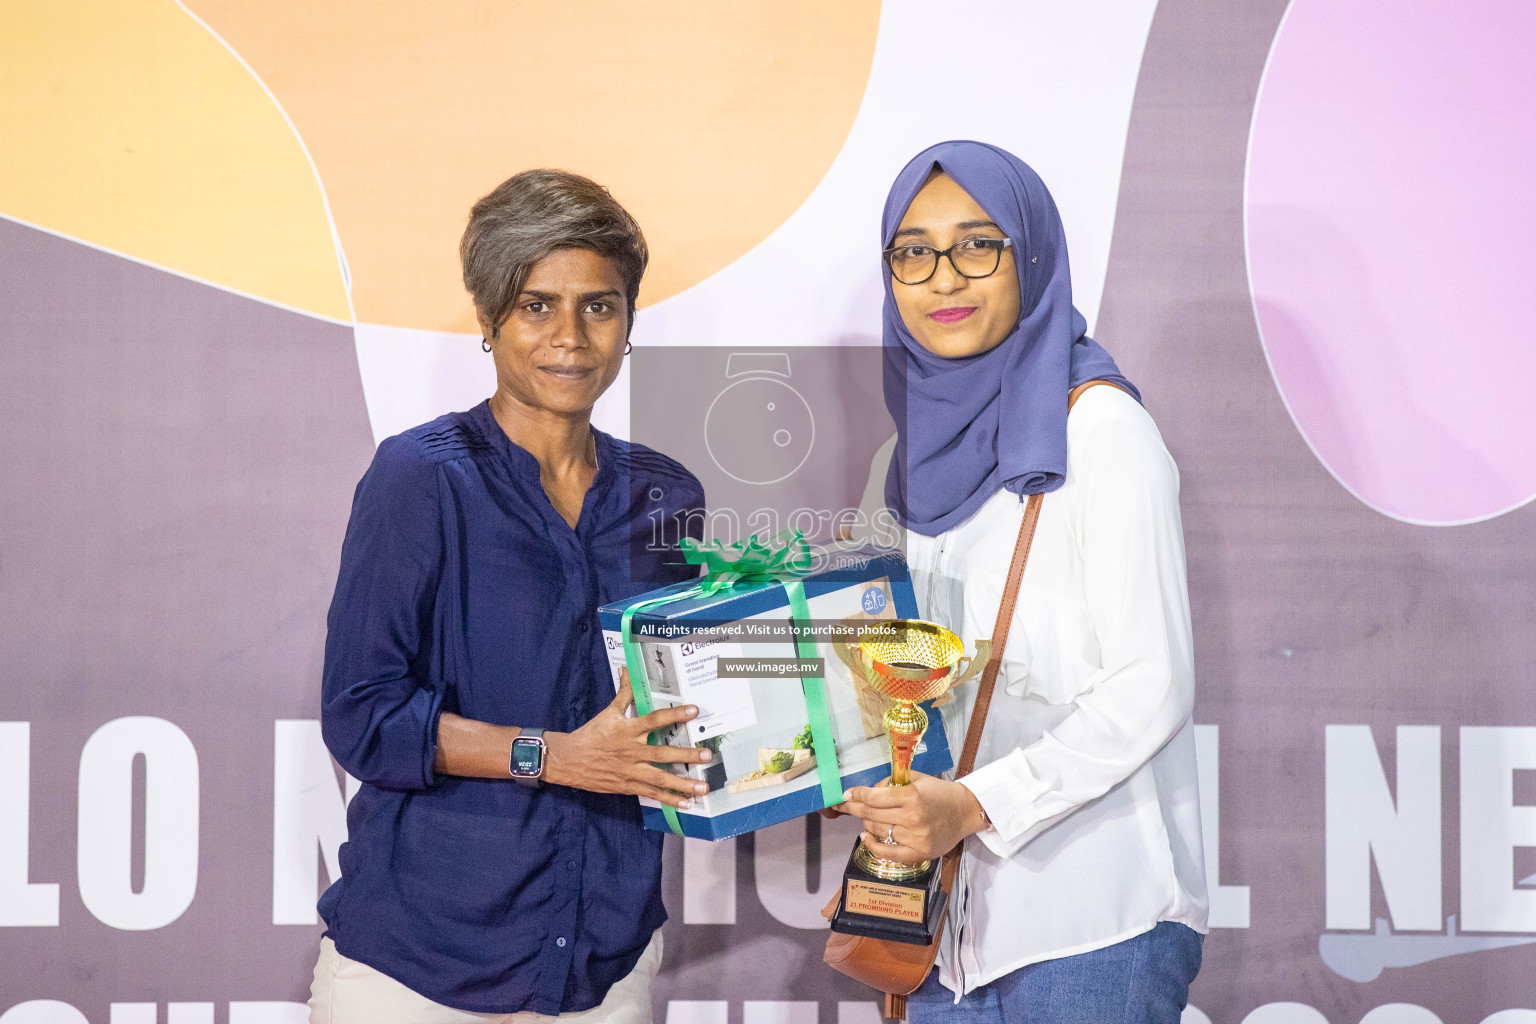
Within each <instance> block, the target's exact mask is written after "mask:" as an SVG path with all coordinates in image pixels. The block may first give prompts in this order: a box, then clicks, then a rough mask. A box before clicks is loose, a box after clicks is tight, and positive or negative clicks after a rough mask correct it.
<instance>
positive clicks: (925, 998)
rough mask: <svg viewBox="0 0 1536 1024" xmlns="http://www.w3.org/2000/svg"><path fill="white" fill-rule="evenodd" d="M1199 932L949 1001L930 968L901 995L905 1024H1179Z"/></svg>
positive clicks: (1024, 975) (1071, 960)
mask: <svg viewBox="0 0 1536 1024" xmlns="http://www.w3.org/2000/svg"><path fill="white" fill-rule="evenodd" d="M1200 942H1201V938H1200V933H1199V932H1197V931H1195V930H1194V929H1192V928H1188V927H1186V926H1184V925H1182V924H1174V923H1173V922H1171V921H1164V922H1163V923H1161V924H1159V925H1158V926H1157V927H1156V928H1153V929H1152V930H1151V931H1149V932H1143V933H1142V934H1140V935H1137V936H1136V937H1134V938H1130V939H1126V940H1125V941H1124V942H1117V943H1115V944H1114V945H1113V946H1106V947H1104V948H1103V949H1095V950H1093V951H1091V952H1088V953H1079V954H1077V955H1076V956H1064V957H1062V958H1060V959H1059V960H1044V961H1041V962H1040V963H1038V964H1030V965H1029V966H1028V967H1021V968H1019V969H1018V970H1016V971H1014V972H1013V973H1012V974H1005V975H1003V976H1002V977H1001V978H998V979H997V980H995V981H993V982H992V983H991V984H990V985H982V986H981V987H980V988H977V989H974V990H973V991H972V992H971V994H970V995H968V996H963V997H961V999H960V1002H959V1003H958V1004H957V1003H955V995H954V993H953V992H951V991H950V990H949V989H947V988H945V987H944V986H943V985H941V984H939V972H938V969H937V968H935V969H934V970H933V971H932V972H931V973H930V974H929V975H928V980H927V981H925V982H923V987H922V988H920V989H918V990H917V991H916V992H914V993H912V994H911V995H910V996H908V997H907V1020H908V1021H910V1022H911V1024H1179V1015H1180V1014H1181V1013H1182V1012H1183V1010H1184V1006H1185V1004H1186V1003H1187V1002H1189V984H1190V982H1192V981H1194V980H1195V975H1196V974H1199V973H1200Z"/></svg>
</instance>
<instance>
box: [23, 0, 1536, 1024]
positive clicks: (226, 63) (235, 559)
mask: <svg viewBox="0 0 1536 1024" xmlns="http://www.w3.org/2000/svg"><path fill="white" fill-rule="evenodd" d="M1533 47H1536V13H1533V10H1532V9H1531V7H1530V5H1528V4H1522V3H1516V2H1514V0H1490V2H1486V3H1481V4H1477V5H1473V6H1471V7H1468V6H1466V5H1451V4H1450V3H1446V2H1439V0H1412V2H1408V3H1393V4H1389V3H1386V2H1385V0H1333V2H1331V3H1326V4H1325V3H1323V2H1321V0H1292V2H1291V3H1290V4H1289V6H1287V4H1286V3H1284V2H1283V0H1254V2H1250V3H1243V4H1224V3H1219V2H1215V0H1162V2H1161V3H1157V2H1155V0H1112V2H1107V3H1100V4H1081V3H1071V2H1067V0H1024V2H1004V0H989V2H976V3H972V4H968V5H965V6H963V7H960V8H953V7H944V6H942V5H933V4H924V3H918V2H916V0H891V2H888V3H886V4H884V5H881V4H878V3H876V2H875V0H845V2H840V3H836V4H826V3H813V2H809V0H778V2H775V3H761V2H754V3H739V4H711V3H706V2H702V0H648V2H646V3H640V4H637V3H625V2H619V0H580V2H572V3H565V4H534V3H526V2H519V3H503V2H494V0H459V2H456V3H453V4H430V5H428V4H409V3H403V2H398V0H373V2H340V0H309V2H304V3H298V2H293V0H270V2H267V3H263V4H241V3H233V2H229V0H185V2H172V0H58V2H54V3H49V4H43V3H39V2H35V0H16V2H11V3H8V4H5V5H3V6H0V139H3V140H4V157H3V158H0V427H3V431H4V436H5V438H6V440H7V443H6V444H5V445H4V446H3V447H0V664H3V665H4V666H5V668H4V672H3V676H0V680H3V681H0V1022H4V1024H43V1022H47V1024H79V1022H82V1021H89V1022H92V1024H151V1022H155V1021H162V1022H166V1024H215V1022H218V1024H224V1022H226V1021H227V1022H228V1024H287V1022H297V1021H302V1020H304V1019H305V1012H304V1008H303V1005H302V1003H303V1000H304V999H305V998H306V995H307V987H308V978H309V970H310V967H311V965H312V964H313V961H314V956H315V951H316V947H317V943H318V940H319V934H320V929H319V926H318V924H317V922H316V918H315V914H314V900H315V897H316V895H317V894H318V892H319V890H320V889H321V888H322V887H323V886H324V885H325V884H326V883H327V882H328V880H329V879H330V878H331V877H332V875H333V873H334V872H335V870H336V859H335V850H336V847H337V845H338V844H339V842H340V841H341V840H342V839H343V838H344V831H345V824H344V820H343V816H342V815H343V808H344V800H345V799H346V796H347V793H348V784H347V780H345V779H344V778H342V777H341V776H340V775H339V774H338V773H337V772H336V770H335V768H334V765H333V764H332V763H331V761H330V759H329V757H328V756H327V755H326V753H325V750H324V747H323V745H322V744H321V743H320V739H319V730H318V724H317V721H316V718H317V714H318V707H317V696H316V695H317V689H318V679H319V665H320V657H321V648H322V644H323V640H324V612H325V608H326V605H327V602H328V601H329V597H330V589H331V587H332V585H333V583H334V578H335V571H336V560H337V554H338V548H339V543H340V537H341V532H342V529H343V527H344V525H345V521H346V516H347V510H348V504H349V500H350V494H351V489H352V487H353V485H354V484H355V482H356V480H357V478H358V476H359V475H360V474H361V472H362V471H363V469H364V467H365V466H366V465H367V463H368V460H369V458H370V456H371V453H372V451H373V448H374V445H375V444H376V443H377V442H378V440H379V439H381V438H382V437H385V436H388V435H389V434H392V433H395V432H397V431H399V430H401V429H404V428H406V427H408V426H411V425H414V424H416V423H419V422H422V421H424V420H426V419H429V418H431V417H432V416H435V415H437V414H439V413H440V412H443V411H445V410H448V409H451V408H463V407H467V406H468V405H470V404H473V403H474V402H477V401H479V400H480V399H481V398H483V397H485V395H486V394H488V393H489V391H490V388H491V386H492V383H493V379H492V373H491V369H490V364H489V359H488V357H485V356H484V355H483V354H482V353H481V352H480V351H479V348H478V344H477V340H478V339H477V337H476V336H475V335H474V334H473V332H472V328H473V319H472V310H471V308H470V306H469V304H468V301H467V299H466V297H465V295H464V294H463V291H462V288H461V287H460V285H459V282H458V268H457V263H456V242H457V237H458V234H459V232H460V231H461V230H462V226H463V219H464V216H465V214H466V211H467V210H468V207H469V205H470V203H471V202H473V200H474V199H475V198H477V197H478V196H479V195H481V194H483V193H484V192H486V191H488V190H489V189H490V188H491V187H493V186H494V185H495V184H496V183H497V182H499V181H501V180H502V179H503V178H505V177H507V176H508V175H510V174H511V173H514V172H515V171H517V170H520V169H523V168H526V167H532V166H551V165H552V166H564V167H569V168H572V169H575V170H580V171H582V172H584V173H586V174H589V175H590V176H592V177H594V178H596V179H598V180H600V181H603V182H604V183H606V184H607V185H609V186H610V188H611V189H612V190H613V192H614V194H615V195H616V196H617V197H618V198H619V199H620V200H621V201H623V202H624V203H625V204H626V205H628V206H629V207H630V208H631V209H632V210H633V211H634V212H635V213H636V215H637V216H638V217H639V219H640V220H641V222H642V224H643V225H644V227H645V230H646V233H647V236H648V238H649V240H650V242H651V246H652V251H653V254H654V258H653V264H652V270H651V273H650V275H649V276H648V277H647V280H646V284H645V288H644V291H643V293H642V310H641V314H640V318H639V320H638V322H637V327H636V331H635V344H636V346H637V347H639V348H642V349H645V348H647V347H649V348H651V349H654V350H656V351H661V350H663V349H670V348H673V347H676V348H678V349H682V348H685V347H693V348H697V347H700V346H704V347H710V348H712V349H722V350H728V351H725V352H723V353H722V356H723V357H724V358H725V359H726V361H727V363H728V356H729V352H730V351H735V350H741V351H743V352H752V353H762V352H764V351H768V352H782V353H784V354H785V357H786V358H793V357H794V356H795V353H796V350H800V352H801V356H802V358H800V359H799V360H798V361H797V362H796V363H795V365H797V366H799V367H801V368H802V369H801V372H802V373H804V372H806V371H805V369H804V368H805V367H807V366H819V365H834V364H836V365H845V366H849V367H857V366H860V365H864V363H862V362H861V360H862V359H863V357H864V356H866V355H867V354H868V348H867V347H868V346H870V345H872V344H876V343H877V342H878V330H879V321H878V310H879V300H880V282H879V278H878V271H879V265H878V262H877V259H876V257H875V252H874V250H875V247H876V245H877V238H876V228H877V223H878V213H879V208H880V204H881V202H882V201H883V198H884V193H885V187H886V185H887V183H888V182H889V180H890V179H891V177H892V176H893V175H894V173H895V172H896V170H897V169H898V168H899V167H900V166H901V164H902V163H903V162H904V161H905V160H906V159H907V158H908V157H909V156H910V155H911V154H912V153H914V152H915V151H917V150H918V149H920V148H921V147H923V146H925V145H927V144H929V143H931V142H934V141H938V140H940V139H943V138H952V137H974V138H980V139H984V140H987V141H991V142H995V143H998V144H1001V145H1003V146H1006V147H1008V148H1010V149H1012V150H1014V151H1015V152H1017V153H1019V154H1020V155H1021V156H1023V157H1024V158H1025V159H1026V160H1028V161H1029V162H1031V163H1032V164H1033V165H1034V166H1035V167H1036V168H1037V169H1039V170H1040V172H1041V173H1042V175H1043V176H1044V178H1045V179H1046V181H1047V182H1048V183H1049V184H1050V185H1051V187H1052V189H1053V191H1054V192H1055V194H1056V197H1057V199H1058V202H1059V205H1060V207H1061V209H1062V212H1063V216H1064V218H1065V221H1066V224H1067V228H1068V237H1069V241H1070V245H1071V251H1072V262H1073V270H1074V281H1075V284H1076V297H1077V303H1078V305H1079V307H1080V308H1081V309H1082V310H1083V312H1084V313H1085V314H1086V315H1087V317H1088V319H1089V321H1090V323H1091V324H1092V325H1093V327H1094V330H1095V333H1096V335H1097V336H1098V337H1099V338H1100V339H1101V340H1102V341H1103V342H1104V343H1105V344H1106V345H1107V346H1108V347H1109V348H1110V349H1111V351H1113V352H1114V353H1115V355H1116V357H1117V358H1118V359H1119V360H1120V362H1121V365H1122V366H1123V367H1124V368H1125V369H1126V371H1127V372H1128V374H1129V375H1130V376H1131V377H1132V378H1133V379H1135V380H1136V381H1137V382H1138V383H1139V384H1140V385H1141V386H1142V390H1143V392H1144V393H1145V394H1146V396H1147V404H1148V407H1149V408H1150V409H1151V411H1152V412H1153V414H1154V415H1155V416H1156V417H1157V419H1158V422H1159V424H1160V425H1161V427H1162V429H1163V432H1164V435H1165V437H1166V438H1167V440H1168V443H1169V446H1170V448H1171V449H1172V450H1173V452H1174V455H1175V456H1176V458H1177V459H1178V461H1179V464H1180V467H1181V470H1182V478H1183V492H1182V493H1183V505H1184V512H1185V529H1186V535H1187V540H1188V548H1189V560H1190V581H1191V599H1192V603H1193V609H1194V616H1195V625H1196V636H1197V652H1196V653H1197V666H1198V672H1199V687H1200V696H1199V700H1198V703H1197V709H1196V719H1197V722H1198V723H1199V742H1200V756H1201V765H1200V767H1201V778H1202V788H1203V793H1202V799H1203V810H1204V813H1203V817H1204V824H1205V832H1206V836H1205V839H1206V859H1207V862H1208V868H1209V873H1210V882H1211V885H1212V893H1213V904H1212V923H1213V925H1214V926H1215V930H1213V932H1212V934H1211V936H1210V938H1209V939H1208V940H1207V942H1206V947H1205V951H1206V952H1205V968H1204V971H1203V973H1202V975H1201V977H1200V979H1199V980H1198V982H1197V983H1196V986H1195V989H1194V993H1193V1005H1192V1007H1191V1008H1190V1009H1189V1010H1188V1011H1187V1013H1186V1018H1185V1019H1186V1021H1188V1022H1191V1024H1322V1022H1326V1024H1357V1022H1358V1024H1435V1022H1440V1024H1536V981H1533V972H1532V971H1531V970H1530V964H1531V963H1532V960H1531V957H1532V955H1533V950H1532V949H1531V948H1530V946H1531V945H1532V944H1533V943H1536V788H1533V786H1532V784H1531V780H1532V779H1533V778H1536V776H1533V775H1532V772H1533V771H1536V718H1533V715H1532V712H1531V706H1530V703H1529V700H1528V698H1527V693H1528V678H1529V675H1530V672H1531V671H1532V667H1533V665H1536V634H1533V632H1532V631H1531V629H1530V627H1529V624H1530V622H1531V620H1532V617H1533V614H1536V599H1533V596H1532V595H1533V593H1536V590H1533V588H1532V587H1531V585H1530V580H1531V579H1532V578H1533V575H1532V574H1533V572H1536V555H1533V551H1536V546H1533V545H1532V544H1531V543H1530V537H1531V535H1530V534H1528V533H1526V531H1527V530H1531V529H1533V528H1536V519H1533V516H1536V513H1533V512H1532V511H1531V510H1530V509H1529V508H1528V507H1527V503H1528V502H1529V500H1530V498H1531V497H1532V496H1533V495H1536V462H1533V459H1532V454H1531V452H1532V447H1531V445H1530V444H1529V443H1528V438H1529V437H1530V436H1531V435H1532V433H1533V431H1536V422H1532V419H1531V418H1532V415H1533V413H1532V408H1533V406H1532V403H1530V402H1528V401H1525V400H1524V394H1523V392H1524V389H1525V384H1526V382H1527V381H1528V380H1529V379H1530V377H1531V376H1532V370H1533V369H1536V366H1533V365H1532V360H1533V357H1532V355H1531V353H1532V352H1533V351H1536V346H1533V345H1532V343H1531V340H1532V339H1531V327H1530V325H1531V323H1533V322H1536V303H1533V300H1532V298H1531V296H1532V294H1533V293H1532V291H1531V289H1530V287H1529V284H1528V283H1529V281H1530V280H1531V279H1532V277H1533V273H1536V243H1533V241H1532V240H1533V239H1536V204H1533V203H1532V200H1531V197H1530V190H1529V188H1528V182H1529V181H1530V180H1532V178H1533V177H1536V130H1533V128H1532V126H1531V121H1530V118H1529V116H1528V109H1527V108H1528V106H1529V99H1528V98H1529V96H1530V95H1531V94H1532V91H1533V86H1536V81H1533V75H1536V72H1533V71H1532V65H1531V63H1530V61H1529V60H1528V59H1527V56H1528V54H1529V53H1530V52H1531V51H1532V49H1533ZM839 349H845V350H847V351H849V352H850V359H849V360H845V361H842V362H839V361H838V360H835V359H834V360H831V361H828V358H827V356H826V353H827V352H828V351H836V350H839ZM813 350H814V351H815V352H817V353H818V354H817V355H816V356H815V357H814V358H813V357H811V356H810V355H809V354H808V353H810V352H811V351H813ZM854 353H857V356H856V357H855V356H854ZM818 360H819V361H818ZM658 365H659V364H658ZM711 365H713V364H711ZM812 390H814V389H812ZM806 393H811V392H810V391H807V392H806ZM861 394H862V393H861ZM637 395H638V396H639V401H637V404H636V406H635V411H636V416H637V417H638V416H640V415H641V408H642V407H644V408H650V407H653V406H655V405H656V402H657V396H656V394H655V391H654V385H652V386H649V390H647V391H646V392H645V393H644V394H640V393H638V392H637ZM629 396H630V392H629V380H628V377H627V376H626V377H625V378H621V380H620V382H619V384H618V385H616V386H615V388H614V389H613V390H612V391H611V392H610V393H609V394H608V395H607V396H605V398H604V402H603V404H602V405H601V406H600V408H599V411H598V417H599V423H600V425H602V426H604V427H605V428H607V429H611V430H615V431H617V432H620V433H630V432H631V427H632V426H633V427H634V428H635V429H636V430H637V431H640V430H642V428H643V424H641V423H640V422H639V420H638V419H637V420H636V422H635V423H634V424H632V423H631V402H630V397H629ZM868 399H869V395H863V397H862V398H860V399H859V400H860V401H864V400H868ZM850 401H853V399H852V398H850ZM818 408H819V407H818ZM678 430H679V431H680V432H681V433H682V434H686V433H687V431H686V429H684V428H682V427H679V428H678ZM869 433H870V432H869V431H868V430H865V429H863V428H862V427H861V428H859V429H853V428H849V429H848V430H847V431H846V432H845V433H844V434H833V433H829V434H826V435H824V438H823V440H822V442H821V443H823V445H824V446H825V445H826V444H829V443H830V442H829V441H827V440H825V438H828V437H833V436H838V437H842V436H846V437H854V436H855V435H857V436H859V437H863V436H864V435H866V434H869ZM861 451H862V449H861ZM846 455H847V453H846V452H844V453H842V456H840V457H845V456H846ZM861 457H862V456H861ZM820 458H821V457H820V456H818V457H817V458H816V459H811V460H810V461H809V462H807V465H811V466H823V467H825V466H828V465H832V464H833V463H828V462H825V461H824V460H823V461H818V460H819V459H820ZM845 461H846V459H845ZM838 465H841V463H838ZM817 472H822V470H817ZM829 472H830V471H829ZM838 472H839V473H840V474H841V475H842V476H847V473H848V472H851V470H847V468H846V467H845V470H840V471H838ZM817 479H821V478H819V477H818V478H817ZM817 486H818V487H820V486H822V485H820V484H818V485H817ZM853 490H854V491H857V490H858V487H857V485H856V484H855V485H854V487H853ZM743 500H745V499H743ZM1528 521H1529V522H1528ZM846 831H847V829H846V826H842V825H823V824H822V823H821V822H820V820H819V819H810V820H808V821H806V822H792V823H790V824H787V825H782V826H778V827H776V828H772V829H769V830H766V831H764V832H761V833H758V834H756V835H753V836H749V837H743V838H740V839H737V840H733V841H728V842H726V843H722V844H719V845H709V844H703V843H695V842H693V841H688V842H686V843H681V842H679V843H677V844H676V845H674V846H672V847H671V848H670V852H669V859H668V865H667V876H666V877H667V883H666V886H667V901H668V906H669V909H670V911H671V914H672V919H671V922H670V923H669V924H668V926H667V927H668V934H667V949H668V952H667V962H666V965H665V967H664V970H663V973H662V975H661V976H660V979H659V982H658V986H657V993H656V996H657V1001H656V1010H657V1019H658V1021H663V1022H665V1024H833V1022H836V1024H874V1021H875V1017H876V1008H875V1004H874V1002H873V1001H872V999H871V996H870V994H869V993H868V992H867V991H865V990H863V989H861V988H859V987H858V986H857V985H854V984H852V983H850V982H848V981H846V980H845V979H843V978H841V977H840V976H838V975H835V974H832V973H830V972H829V971H827V970H825V969H824V968H823V967H822V966H821V965H820V963H819V952H820V946H821V942H822V929H823V927H824V926H823V923H822V921H821V919H820V917H819V916H818V915H817V913H816V911H817V909H818V908H819V907H820V906H821V905H822V903H823V902H825V900H826V898H827V896H828V895H829V894H830V892H831V891H832V889H833V888H834V887H835V885H836V879H837V876H838V874H839V872H840V870H841V864H842V860H843V857H844V856H845V851H846V848H847V844H848V841H849V838H848V836H847V835H845V834H844V833H845V832H846ZM1028 912H1029V911H1028V908H1020V913H1028Z"/></svg>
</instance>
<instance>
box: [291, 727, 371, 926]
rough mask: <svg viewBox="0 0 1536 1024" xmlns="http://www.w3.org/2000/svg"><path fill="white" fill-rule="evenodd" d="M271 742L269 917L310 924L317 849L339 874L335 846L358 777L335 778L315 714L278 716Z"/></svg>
mask: <svg viewBox="0 0 1536 1024" xmlns="http://www.w3.org/2000/svg"><path fill="white" fill-rule="evenodd" d="M273 734H274V739H273V743H272V748H273V749H272V764H273V768H272V923H273V924H314V923H315V922H316V921H317V920H319V917H318V915H316V913H315V900H316V898H317V897H318V896H319V895H320V894H319V892H318V891H317V886H318V882H319V870H318V867H319V864H318V862H317V861H316V851H317V850H318V852H319V854H320V855H321V856H323V857H324V858H325V870H326V872H327V874H328V875H329V877H330V880H331V881H333V882H334V881H336V879H338V878H340V877H341V866H340V863H339V861H338V859H337V850H339V849H340V848H341V844H342V843H343V842H344V841H345V840H346V838H347V807H346V801H349V800H351V799H352V795H353V794H354V793H356V792H357V786H358V783H357V781H356V780H355V779H353V778H352V777H351V776H348V777H347V780H346V797H345V799H344V798H343V797H342V790H341V787H340V786H338V785H337V784H336V770H335V768H333V767H332V765H331V755H330V754H329V753H328V752H327V751H326V749H325V740H324V739H322V738H321V736H320V723H319V722H317V721H315V720H314V719H308V718H304V719H279V720H278V721H277V722H275V723H274V729H273Z"/></svg>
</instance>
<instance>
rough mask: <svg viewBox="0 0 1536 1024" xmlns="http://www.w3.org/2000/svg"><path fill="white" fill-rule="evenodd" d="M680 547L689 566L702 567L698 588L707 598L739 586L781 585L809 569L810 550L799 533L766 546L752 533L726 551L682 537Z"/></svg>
mask: <svg viewBox="0 0 1536 1024" xmlns="http://www.w3.org/2000/svg"><path fill="white" fill-rule="evenodd" d="M681 547H682V549H683V557H684V558H686V559H687V560H688V563H689V564H690V565H702V566H703V567H704V573H705V575H704V579H703V580H702V581H700V583H699V586H700V587H702V588H703V590H702V593H703V594H704V596H706V597H708V596H710V595H712V594H717V593H719V592H720V591H722V590H725V589H726V588H727V587H732V586H735V585H736V584H738V583H782V582H784V581H785V580H791V579H795V578H797V577H799V576H803V575H804V574H805V573H807V572H809V571H810V569H811V546H810V544H808V543H807V542H806V539H805V535H804V534H802V533H801V532H800V531H799V530H793V531H791V530H786V531H784V532H783V533H781V534H779V535H778V536H777V537H774V538H773V540H772V541H770V542H769V543H767V544H765V543H763V542H762V541H760V540H758V539H757V534H755V533H754V534H753V535H752V536H750V537H748V538H747V539H746V540H740V541H737V542H736V543H735V544H732V545H731V546H729V547H726V546H725V545H723V544H721V543H720V542H719V541H718V540H712V541H710V542H709V543H708V544H701V543H699V542H698V541H696V540H694V539H693V538H692V537H684V538H683V540H682V544H681Z"/></svg>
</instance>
